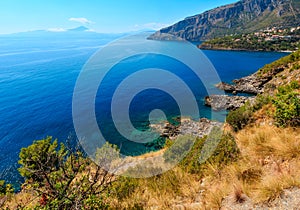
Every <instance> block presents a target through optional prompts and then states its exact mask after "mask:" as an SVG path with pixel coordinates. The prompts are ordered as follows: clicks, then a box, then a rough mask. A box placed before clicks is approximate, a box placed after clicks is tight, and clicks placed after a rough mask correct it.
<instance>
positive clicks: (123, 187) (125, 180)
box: [109, 176, 139, 201]
mask: <svg viewBox="0 0 300 210" xmlns="http://www.w3.org/2000/svg"><path fill="white" fill-rule="evenodd" d="M138 186H139V182H138V179H135V178H130V177H123V176H120V177H118V180H117V181H116V182H115V183H113V185H112V186H111V188H110V189H109V192H110V195H111V196H114V197H116V198H117V199H118V201H122V200H124V199H125V198H128V197H129V196H132V195H133V194H134V191H135V190H136V188H137V187H138Z"/></svg>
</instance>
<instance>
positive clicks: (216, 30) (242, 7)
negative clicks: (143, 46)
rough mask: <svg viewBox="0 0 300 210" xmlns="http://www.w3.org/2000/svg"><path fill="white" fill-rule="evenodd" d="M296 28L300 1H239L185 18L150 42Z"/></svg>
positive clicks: (202, 38) (197, 39) (209, 37)
mask: <svg viewBox="0 0 300 210" xmlns="http://www.w3.org/2000/svg"><path fill="white" fill-rule="evenodd" d="M299 24H300V1H299V0H242V1H238V2H237V3H234V4H229V5H225V6H221V7H218V8H215V9H212V10H209V11H206V12H204V13H201V14H198V15H195V16H191V17H187V18H185V19H184V20H182V21H180V22H178V23H175V24H174V25H172V26H169V27H166V28H163V29H161V30H159V31H158V32H156V33H155V34H153V35H152V36H150V37H149V38H150V39H157V40H167V39H168V38H169V37H168V36H166V34H170V35H172V36H176V37H180V38H182V39H186V40H188V41H200V40H206V39H211V38H215V37H221V36H224V35H229V34H242V33H251V32H256V31H259V30H261V29H265V28H267V27H282V28H286V27H294V26H298V25H299Z"/></svg>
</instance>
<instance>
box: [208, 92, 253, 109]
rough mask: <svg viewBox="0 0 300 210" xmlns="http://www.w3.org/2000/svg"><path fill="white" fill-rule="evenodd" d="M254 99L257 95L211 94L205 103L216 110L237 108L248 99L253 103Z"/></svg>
mask: <svg viewBox="0 0 300 210" xmlns="http://www.w3.org/2000/svg"><path fill="white" fill-rule="evenodd" d="M254 100H255V97H246V96H227V95H211V96H207V97H206V98H205V105H206V106H209V107H211V108H212V109H213V110H215V111H220V110H236V109H238V108H240V107H241V106H243V105H244V104H245V103H246V102H247V101H249V102H250V103H251V104H252V103H253V102H254Z"/></svg>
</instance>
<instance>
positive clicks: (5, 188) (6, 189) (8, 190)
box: [0, 180, 14, 196]
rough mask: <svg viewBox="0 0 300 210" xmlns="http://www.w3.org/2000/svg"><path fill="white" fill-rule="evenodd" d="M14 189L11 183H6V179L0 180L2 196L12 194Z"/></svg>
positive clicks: (0, 193) (0, 194)
mask: <svg viewBox="0 0 300 210" xmlns="http://www.w3.org/2000/svg"><path fill="white" fill-rule="evenodd" d="M13 192H14V189H13V187H12V185H11V184H7V183H5V181H4V180H0V196H2V195H8V194H12V193H13Z"/></svg>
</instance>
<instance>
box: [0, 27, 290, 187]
mask: <svg viewBox="0 0 300 210" xmlns="http://www.w3.org/2000/svg"><path fill="white" fill-rule="evenodd" d="M121 36H123V35H118V34H112V35H107V34H96V33H95V34H92V35H88V36H86V35H84V34H80V35H79V34H66V35H49V34H26V33H24V34H15V35H1V36H0V180H1V179H4V180H6V181H7V182H9V183H12V184H14V185H15V186H19V184H20V183H22V179H21V177H20V176H19V174H18V171H17V168H18V167H19V165H18V163H17V162H18V158H19V152H20V150H21V148H23V147H27V146H29V145H30V144H32V142H33V141H34V140H39V139H43V138H45V137H47V136H52V137H53V138H57V139H58V140H59V141H61V142H64V141H65V140H66V139H68V138H76V133H75V131H74V125H73V119H72V97H73V91H74V87H75V84H76V81H77V79H78V76H79V74H80V72H81V71H82V68H83V67H84V65H85V64H86V62H87V61H88V60H89V59H90V57H91V56H92V55H94V54H95V53H96V52H97V51H98V50H101V49H102V48H103V47H105V46H106V45H107V44H108V43H110V42H112V41H114V40H115V39H119V38H120V37H121ZM149 42H151V40H149ZM183 53H184V52H183ZM203 53H204V54H205V56H207V58H208V59H209V60H210V61H211V63H212V64H213V66H214V67H215V69H216V71H217V73H218V75H219V77H220V79H221V80H222V81H224V82H229V83H230V82H232V80H233V79H236V78H240V77H243V76H246V75H249V74H251V73H254V72H255V71H257V70H258V69H259V68H261V67H263V66H264V65H265V64H268V63H270V62H272V61H275V60H277V59H279V58H281V57H283V56H285V55H287V53H280V52H242V51H214V50H203ZM153 56H154V57H155V56H157V62H161V63H163V64H164V65H165V66H168V65H169V66H172V65H177V64H176V63H168V61H166V60H164V59H163V58H162V57H160V56H159V55H149V59H150V58H151V59H153ZM178 65H179V64H178ZM178 65H177V70H176V71H179V72H180V71H181V70H182V71H184V69H181V67H178ZM136 67H137V65H136V63H134V62H133V63H131V62H125V64H124V66H123V67H122V69H123V70H122V71H120V72H119V71H118V69H117V68H116V69H114V71H113V73H114V74H113V75H111V77H110V78H108V82H106V83H105V84H106V87H104V90H105V89H107V90H108V91H107V93H105V91H104V92H103V91H102V93H101V94H102V95H101V96H100V95H97V98H96V101H95V103H96V107H97V108H96V110H95V113H96V115H99V116H100V115H101V117H102V118H103V116H104V119H101V120H99V119H97V120H98V123H99V127H100V128H101V129H102V131H103V134H104V136H105V138H106V139H107V140H108V141H109V142H110V143H113V144H116V145H118V146H119V147H120V145H122V147H121V152H122V153H124V154H129V155H139V154H143V153H145V152H148V151H153V150H156V149H159V148H160V147H161V146H162V144H163V141H162V140H157V141H156V142H154V143H147V144H137V143H132V142H130V141H127V140H126V139H124V138H122V136H121V135H120V134H119V133H118V131H117V130H116V128H114V124H113V123H112V122H111V120H110V117H111V116H109V113H108V112H109V111H110V109H109V108H108V107H104V106H103V105H101V103H102V102H103V101H102V98H106V101H107V100H108V103H106V104H105V105H109V102H110V100H111V96H112V95H111V94H112V93H111V90H113V89H114V88H115V87H116V86H117V84H118V83H120V82H121V81H122V77H124V68H125V72H126V69H128V71H129V69H131V70H132V69H136ZM140 67H141V66H140ZM178 68H179V70H178ZM182 68H184V67H182ZM180 77H181V78H183V80H185V81H186V82H187V83H188V85H190V86H191V87H193V88H192V90H193V92H194V93H195V96H196V99H197V103H198V105H199V110H200V115H201V117H208V118H211V110H210V109H209V108H208V107H205V106H204V101H203V98H204V97H205V95H206V94H207V93H206V92H205V91H202V88H201V87H200V86H199V88H198V87H197V85H195V84H197V82H198V80H197V79H196V78H195V79H193V77H191V76H190V75H188V74H185V73H182V74H180ZM166 82H168V81H166ZM167 84H168V85H169V86H171V87H172V85H174V88H176V83H172V82H170V81H169V82H168V83H167ZM98 94H100V93H98ZM106 94H107V95H106ZM99 107H100V108H99ZM103 107H104V108H103ZM152 109H162V110H163V111H164V112H165V114H166V116H167V119H169V120H170V121H172V119H174V118H175V117H176V116H177V115H179V114H180V113H179V110H178V106H177V105H176V101H174V100H173V99H172V97H170V95H167V94H164V93H162V92H160V91H157V90H149V91H143V92H142V93H141V94H139V95H138V96H137V97H135V98H134V99H133V101H132V103H131V107H130V117H131V120H132V122H133V125H134V126H135V127H137V128H139V129H140V130H143V129H147V126H148V125H149V119H148V116H149V112H150V111H151V110H152ZM106 112H107V113H106ZM103 113H104V114H103ZM106 115H107V116H108V117H107V119H106V118H105V116H106ZM225 115H226V113H225V112H222V113H219V116H221V118H222V116H223V117H224V116H225ZM212 120H218V119H212Z"/></svg>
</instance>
